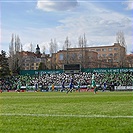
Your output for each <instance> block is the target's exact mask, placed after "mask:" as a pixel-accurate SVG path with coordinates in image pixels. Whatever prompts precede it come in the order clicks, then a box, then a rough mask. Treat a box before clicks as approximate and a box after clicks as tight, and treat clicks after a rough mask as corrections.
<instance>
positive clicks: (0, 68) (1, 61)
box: [0, 50, 10, 77]
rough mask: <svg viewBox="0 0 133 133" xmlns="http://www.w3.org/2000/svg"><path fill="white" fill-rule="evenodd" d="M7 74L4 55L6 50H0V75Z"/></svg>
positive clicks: (6, 59) (8, 72) (7, 68)
mask: <svg viewBox="0 0 133 133" xmlns="http://www.w3.org/2000/svg"><path fill="white" fill-rule="evenodd" d="M8 75H10V70H9V63H8V58H7V57H6V52H5V51H3V50H2V51H1V54H0V77H5V76H8Z"/></svg>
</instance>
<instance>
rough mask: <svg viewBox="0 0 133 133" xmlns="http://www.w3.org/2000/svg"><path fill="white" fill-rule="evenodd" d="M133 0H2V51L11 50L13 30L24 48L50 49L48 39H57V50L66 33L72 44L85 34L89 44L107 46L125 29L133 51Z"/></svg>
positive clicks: (76, 45)
mask: <svg viewBox="0 0 133 133" xmlns="http://www.w3.org/2000/svg"><path fill="white" fill-rule="evenodd" d="M132 14H133V0H130V1H129V0H1V1H0V51H1V50H4V51H6V53H7V54H8V53H9V45H10V42H11V38H12V34H14V35H18V36H19V38H20V41H21V43H22V45H23V50H24V51H30V44H31V43H32V45H33V47H34V51H35V48H36V45H37V44H39V47H40V49H41V52H43V51H44V48H45V52H46V53H49V43H50V42H51V39H52V40H56V42H57V44H58V50H60V49H62V48H63V45H64V42H65V40H66V37H68V39H69V41H70V43H71V47H78V38H79V37H80V36H84V34H85V36H86V39H87V46H89V47H90V46H101V45H102V46H108V45H113V44H114V43H115V42H116V34H117V32H119V31H122V32H123V33H124V37H125V41H126V45H127V53H128V54H130V53H131V51H133V39H132V38H133V15H132Z"/></svg>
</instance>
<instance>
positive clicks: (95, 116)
mask: <svg viewBox="0 0 133 133" xmlns="http://www.w3.org/2000/svg"><path fill="white" fill-rule="evenodd" d="M0 116H35V117H77V118H133V116H109V115H78V114H77V115H76V114H14V113H0Z"/></svg>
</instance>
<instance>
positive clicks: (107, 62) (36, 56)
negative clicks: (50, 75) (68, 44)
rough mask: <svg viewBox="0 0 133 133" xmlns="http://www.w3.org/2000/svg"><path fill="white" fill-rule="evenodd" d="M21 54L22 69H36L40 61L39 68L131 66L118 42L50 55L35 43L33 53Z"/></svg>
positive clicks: (72, 49)
mask: <svg viewBox="0 0 133 133" xmlns="http://www.w3.org/2000/svg"><path fill="white" fill-rule="evenodd" d="M21 55H22V69H23V70H37V69H38V68H39V65H40V63H41V64H42V66H43V67H41V69H62V68H63V65H64V64H81V67H82V68H109V67H127V66H128V64H130V65H129V66H131V67H132V66H133V65H132V64H131V62H132V61H131V62H130V61H128V62H127V61H126V60H127V59H129V57H131V58H132V56H131V55H130V56H126V49H125V47H123V46H121V45H120V44H119V43H114V44H113V45H111V46H97V47H81V48H68V49H67V50H60V51H58V52H57V53H52V55H51V56H50V55H49V54H45V53H43V54H41V53H40V48H39V45H37V48H36V52H35V53H33V52H28V51H27V52H24V51H22V52H21ZM129 62H130V63H129Z"/></svg>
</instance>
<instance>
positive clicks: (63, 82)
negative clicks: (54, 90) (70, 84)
mask: <svg viewBox="0 0 133 133" xmlns="http://www.w3.org/2000/svg"><path fill="white" fill-rule="evenodd" d="M61 86H62V88H61V90H60V92H63V91H64V90H65V80H63V81H62V85H61Z"/></svg>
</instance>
